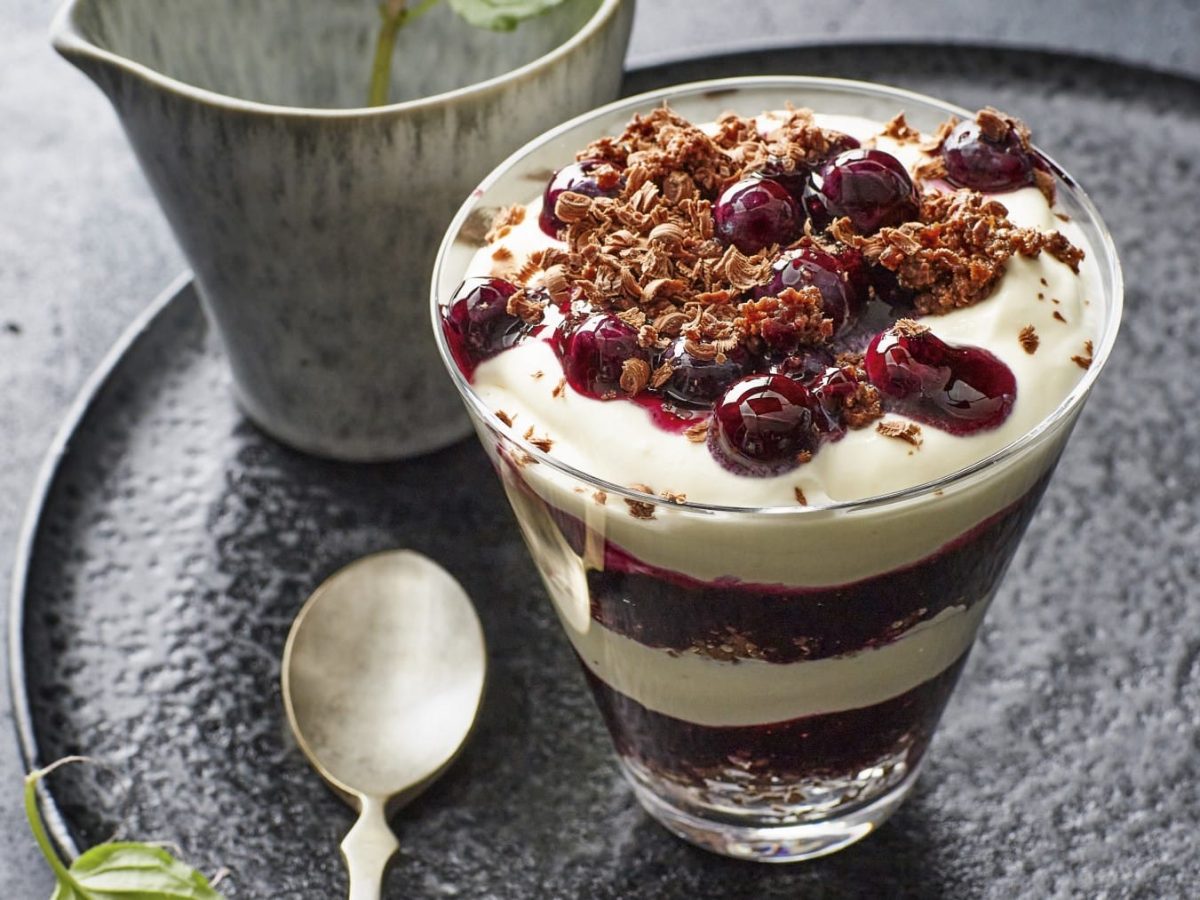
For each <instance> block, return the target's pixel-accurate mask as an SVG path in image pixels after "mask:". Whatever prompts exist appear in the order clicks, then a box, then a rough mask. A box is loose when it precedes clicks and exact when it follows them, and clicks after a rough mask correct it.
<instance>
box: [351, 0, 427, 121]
mask: <svg viewBox="0 0 1200 900" xmlns="http://www.w3.org/2000/svg"><path fill="white" fill-rule="evenodd" d="M439 2H440V0H421V2H420V3H418V4H417V5H416V6H414V7H413V8H412V9H409V8H408V4H407V0H388V2H387V3H384V4H383V5H382V6H380V7H379V17H380V19H381V21H380V24H379V36H378V37H377V38H376V41H375V58H374V60H372V62H371V90H370V93H369V95H368V98H367V105H368V106H383V105H385V104H386V103H387V102H388V91H389V89H390V88H391V83H392V57H393V56H394V55H395V50H396V34H397V33H398V32H399V31H400V29H401V28H403V27H404V26H405V25H407V24H408V23H409V22H412V21H413V20H415V19H418V18H420V17H421V16H423V15H424V14H425V13H427V12H429V10H431V9H432V8H433V7H434V6H436V5H437V4H438V3H439Z"/></svg>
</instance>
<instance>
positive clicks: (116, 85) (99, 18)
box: [50, 0, 142, 99]
mask: <svg viewBox="0 0 1200 900" xmlns="http://www.w3.org/2000/svg"><path fill="white" fill-rule="evenodd" d="M104 5H105V4H104V3H103V2H102V0H67V2H66V3H64V4H63V5H62V7H61V8H60V9H59V10H58V12H57V13H56V14H55V16H54V20H53V21H52V22H51V24H50V43H51V46H53V47H54V49H55V50H56V51H57V52H58V54H59V55H60V56H62V57H63V59H65V60H67V62H69V63H71V65H73V66H75V67H76V68H77V69H79V70H80V71H81V72H83V73H84V74H85V75H87V76H88V77H89V78H90V79H92V81H93V82H95V83H96V84H97V85H98V86H99V87H100V89H101V90H103V91H104V92H105V94H107V95H108V96H109V98H110V99H111V98H113V97H115V95H116V93H117V92H118V91H119V89H120V85H121V84H123V83H125V82H126V81H127V80H128V79H129V78H130V77H136V76H137V74H138V73H137V71H136V70H137V69H139V68H142V67H141V66H139V65H138V64H137V63H135V62H133V61H132V60H130V59H127V58H126V57H124V56H122V55H121V54H120V53H117V52H115V51H114V50H113V49H112V48H110V47H108V46H105V42H104V41H102V40H101V36H102V34H103V31H104V15H103V12H104V10H103V9H102V8H98V7H103V6H104Z"/></svg>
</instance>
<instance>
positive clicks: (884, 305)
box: [441, 107, 1102, 825]
mask: <svg viewBox="0 0 1200 900" xmlns="http://www.w3.org/2000/svg"><path fill="white" fill-rule="evenodd" d="M544 177H545V178H546V183H545V186H544V189H542V190H541V191H540V195H539V196H535V197H532V198H531V199H529V201H528V202H526V203H521V204H515V205H512V206H508V207H505V208H504V209H501V210H500V211H499V212H498V214H497V215H496V217H495V219H494V221H493V222H492V224H491V228H490V230H489V231H488V232H487V234H486V237H485V240H484V242H483V246H481V247H480V248H479V249H478V251H477V252H476V253H475V254H474V257H473V259H472V261H471V263H470V265H469V267H468V270H467V271H466V272H465V273H464V274H465V278H464V280H463V282H462V284H461V285H460V287H459V288H458V290H457V291H456V292H454V294H453V296H450V297H446V298H443V306H442V312H441V327H442V330H443V339H444V341H445V344H446V346H447V347H448V349H449V352H450V354H451V355H452V357H453V360H454V362H455V363H456V364H457V366H458V368H459V369H460V371H461V373H462V376H463V377H464V379H466V380H467V381H469V384H470V392H471V393H472V394H473V395H474V397H475V398H477V400H478V401H479V402H480V404H481V406H482V407H483V408H486V409H487V410H489V411H490V415H489V416H488V417H487V419H486V421H482V422H481V428H480V431H481V436H482V437H483V438H484V442H485V445H487V447H488V449H489V451H491V453H492V456H493V459H494V461H495V463H496V465H497V468H498V470H499V471H500V474H501V477H502V478H503V480H504V483H505V486H506V489H507V491H508V494H509V497H510V499H511V501H512V503H513V506H514V509H515V510H516V512H517V518H518V521H519V523H520V525H521V528H522V531H523V533H524V535H525V537H526V539H527V541H528V543H529V545H530V548H531V550H532V552H533V554H534V557H535V560H536V561H537V563H538V566H539V568H540V570H541V572H542V574H543V577H544V579H545V581H546V583H547V586H548V588H549V591H550V593H551V595H552V597H553V599H554V602H555V604H556V607H557V609H558V612H559V614H560V617H561V619H562V621H563V624H564V626H565V628H566V631H567V633H568V635H569V637H570V639H571V641H572V644H573V646H574V649H575V651H576V653H577V654H578V656H579V658H580V661H581V662H582V664H583V666H584V670H585V672H586V674H587V677H588V680H589V683H590V684H591V686H592V689H593V691H594V693H595V696H596V699H597V702H598V705H599V707H600V709H601V711H602V712H603V714H604V716H605V719H606V721H607V724H608V726H609V729H610V731H611V732H612V735H613V737H614V741H615V743H616V747H617V750H618V752H619V753H620V755H621V757H622V760H623V762H624V764H625V766H626V768H627V770H628V771H629V772H630V774H631V776H632V778H633V779H634V782H635V784H636V785H638V786H639V787H640V788H642V789H644V790H646V791H650V792H652V793H653V794H655V795H656V796H658V797H659V798H662V799H664V800H665V802H666V803H667V804H668V805H670V806H672V807H674V808H676V809H679V810H682V811H685V812H687V813H689V814H693V815H698V816H701V817H704V816H709V817H711V816H718V817H721V816H724V817H726V819H728V820H729V821H743V820H746V821H750V820H752V821H753V822H755V823H757V824H760V825H761V824H771V823H778V824H789V823H803V822H807V821H822V820H827V819H829V818H831V817H836V816H837V815H839V814H840V812H841V811H844V810H849V809H854V808H858V807H860V806H862V805H863V804H867V803H870V802H871V801H872V800H874V799H876V798H879V797H882V796H884V795H887V794H888V793H889V792H890V791H894V790H896V789H898V788H899V786H901V785H904V784H907V783H908V781H909V780H910V777H911V776H912V774H913V773H914V772H915V770H916V767H917V765H918V763H919V762H920V760H921V757H922V755H923V754H924V752H925V749H926V746H927V745H928V742H929V739H930V736H931V734H932V732H933V730H934V727H935V725H936V723H937V721H938V718H939V717H940V715H941V712H942V709H943V708H944V706H945V704H946V701H947V699H948V697H949V695H950V692H951V690H952V688H953V686H954V683H955V680H956V678H957V676H958V674H959V672H960V671H961V669H962V666H963V664H964V661H965V659H966V657H967V654H968V652H969V650H970V647H971V644H972V641H973V639H974V636H975V633H976V630H977V628H978V626H979V623H980V621H981V619H982V617H983V614H984V611H985V609H986V607H987V604H988V601H989V600H990V598H991V596H992V594H993V592H994V591H995V588H996V585H997V584H998V581H999V579H1000V577H1001V575H1002V574H1003V571H1004V569H1005V568H1006V566H1007V565H1008V563H1009V560H1010V559H1011V557H1012V554H1013V552H1014V551H1015V548H1016V545H1017V542H1018V540H1019V538H1020V535H1021V534H1022V532H1023V530H1024V528H1025V525H1026V523H1027V521H1028V519H1029V517H1030V515H1031V514H1032V512H1033V509H1034V506H1035V505H1036V502H1037V499H1038V497H1039V496H1040V493H1041V491H1042V489H1043V487H1044V485H1045V483H1046V479H1047V478H1048V476H1049V473H1050V471H1051V469H1052V468H1053V465H1054V462H1055V460H1056V459H1057V456H1058V453H1059V451H1060V450H1061V447H1062V444H1063V442H1064V441H1065V439H1066V436H1067V433H1068V431H1069V427H1070V421H1069V419H1070V418H1072V417H1068V420H1067V421H1065V423H1063V422H1060V423H1058V424H1057V425H1056V426H1055V428H1053V429H1050V430H1049V431H1048V432H1047V433H1046V434H1044V435H1043V438H1042V439H1040V440H1038V441H1028V440H1026V441H1025V446H1022V447H1020V448H1018V449H1017V450H1014V451H1010V452H1008V453H1007V454H1002V455H1000V456H997V454H998V453H999V451H1001V450H1003V449H1004V448H1007V447H1009V446H1010V445H1012V444H1014V442H1016V443H1019V442H1021V441H1022V440H1025V438H1026V436H1028V435H1030V433H1032V432H1037V431H1038V430H1039V429H1043V430H1045V429H1044V428H1043V423H1044V422H1046V421H1047V420H1048V418H1050V417H1051V416H1052V414H1053V413H1054V412H1055V410H1056V409H1057V408H1058V407H1059V406H1060V404H1062V403H1063V402H1064V400H1065V399H1066V398H1067V397H1068V395H1070V394H1071V392H1072V391H1073V390H1074V389H1075V387H1076V386H1077V385H1078V383H1079V382H1080V380H1081V379H1082V378H1083V376H1084V373H1085V371H1086V370H1087V368H1088V366H1089V365H1090V364H1091V359H1092V347H1093V341H1095V340H1096V339H1097V335H1098V332H1099V327H1100V326H1099V322H1100V318H1101V312H1102V310H1100V309H1098V307H1101V306H1102V291H1101V288H1100V285H1099V277H1098V274H1097V270H1096V267H1095V261H1094V259H1093V256H1094V253H1093V250H1092V248H1091V247H1090V246H1089V245H1088V241H1087V239H1086V236H1085V234H1084V233H1083V231H1082V230H1081V229H1079V228H1077V227H1076V224H1075V223H1074V222H1073V221H1071V219H1070V217H1069V216H1068V215H1066V214H1065V213H1064V212H1063V211H1062V210H1061V209H1060V208H1059V207H1058V206H1057V204H1056V197H1055V193H1056V186H1057V181H1058V177H1057V176H1056V173H1055V172H1054V171H1053V169H1052V166H1051V165H1050V164H1049V163H1048V161H1047V160H1046V159H1045V158H1044V157H1042V156H1041V155H1040V154H1039V153H1038V151H1037V150H1036V149H1035V148H1034V147H1033V145H1032V144H1031V142H1030V134H1029V131H1028V129H1027V128H1026V127H1025V125H1024V124H1023V123H1021V122H1020V121H1018V120H1017V119H1015V118H1013V117H1011V116H1008V115H1005V114H1004V113H1001V112H999V111H997V110H994V109H990V108H989V109H984V110H981V111H980V112H979V113H978V114H977V115H975V116H974V117H973V118H970V119H966V120H962V121H959V120H957V119H951V120H949V121H946V122H944V123H943V124H942V126H941V127H940V128H938V129H937V130H936V131H932V132H931V133H920V132H919V131H917V130H916V129H914V128H913V127H911V126H910V125H909V124H908V123H907V121H906V119H905V117H904V115H903V113H902V112H901V111H900V110H896V115H895V117H894V118H892V119H890V120H889V121H874V120H869V119H864V118H858V117H853V116H846V115H838V114H833V113H832V112H830V113H825V112H812V111H809V110H806V109H795V108H787V109H782V110H773V111H768V112H764V113H763V114H761V115H757V116H754V117H750V118H746V117H742V116H738V115H735V114H726V115H723V116H721V117H719V118H717V119H716V120H715V121H712V122H708V123H702V124H694V123H692V122H690V121H688V120H686V119H684V118H683V117H682V116H680V115H678V114H677V113H675V112H673V111H672V110H671V109H669V108H666V107H662V108H659V109H656V110H654V111H652V112H649V113H647V114H644V115H639V116H636V117H634V119H633V120H632V121H631V122H630V123H629V124H628V126H627V127H626V128H625V130H624V131H623V133H621V134H616V135H610V136H605V137H602V138H600V139H598V140H595V141H593V142H591V143H590V144H588V145H587V146H584V147H580V148H579V149H578V152H577V154H576V157H575V160H574V161H571V160H563V161H562V165H561V166H560V167H559V168H557V170H556V171H554V172H553V173H546V175H545V176H544ZM531 193H532V192H531ZM985 461H987V462H985ZM973 468H974V469H976V470H977V471H974V472H971V471H970V470H972V469H973ZM964 471H967V473H968V474H965V475H964V474H961V473H963V472H964ZM924 485H929V487H928V488H924V489H922V488H921V486H924Z"/></svg>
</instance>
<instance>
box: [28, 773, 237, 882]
mask: <svg viewBox="0 0 1200 900" xmlns="http://www.w3.org/2000/svg"><path fill="white" fill-rule="evenodd" d="M69 762H87V760H85V759H83V758H81V757H67V758H66V759H60V760H59V761H58V762H56V763H52V764H51V765H49V766H47V767H46V768H44V769H39V770H38V771H36V772H31V773H30V774H28V775H26V776H25V816H26V818H28V819H29V828H30V830H32V831H33V837H34V840H36V841H37V845H38V848H39V849H40V850H41V851H42V855H43V856H45V857H46V862H48V863H49V864H50V868H51V869H53V870H54V878H55V880H56V881H57V882H58V887H56V888H55V889H54V896H53V897H52V898H51V900H225V898H224V896H223V895H222V894H220V893H218V892H217V891H216V890H215V889H214V888H213V887H212V885H210V884H209V883H208V879H207V878H205V877H204V876H203V875H201V874H200V873H199V872H197V871H196V870H195V869H193V868H192V867H191V866H189V865H185V864H184V863H181V862H180V861H179V860H177V859H175V857H173V856H171V854H170V853H168V852H167V851H166V850H164V849H163V848H162V847H158V846H156V845H154V844H136V843H132V842H128V841H126V842H120V843H117V842H113V843H108V844H100V845H99V846H96V847H93V848H92V849H91V850H88V851H87V852H86V853H84V854H83V855H82V856H80V857H79V858H78V859H76V860H75V862H73V863H72V864H71V866H70V868H68V867H67V866H65V865H63V861H62V860H61V859H60V858H59V855H58V853H57V851H56V850H55V849H54V847H53V845H52V844H51V843H50V836H49V835H48V834H46V823H45V822H44V821H43V820H42V811H41V809H40V808H39V807H38V800H37V785H38V782H39V781H41V780H42V779H43V778H45V777H46V776H47V775H49V774H50V773H51V772H53V771H54V770H55V769H57V768H58V767H59V766H61V765H63V764H64V763H69Z"/></svg>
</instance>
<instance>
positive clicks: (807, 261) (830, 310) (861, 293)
mask: <svg viewBox="0 0 1200 900" xmlns="http://www.w3.org/2000/svg"><path fill="white" fill-rule="evenodd" d="M852 266H853V263H851V262H843V261H842V260H839V259H838V258H837V257H835V256H833V255H832V254H830V253H826V252H825V251H824V250H821V249H819V248H817V247H802V248H800V249H799V250H793V251H790V252H788V253H786V254H784V255H783V256H781V257H780V258H779V259H778V260H777V261H776V262H775V264H774V266H772V269H771V280H770V281H768V282H767V283H766V284H764V285H762V286H760V287H757V288H755V289H754V296H755V297H777V296H779V294H780V293H781V292H782V291H783V290H784V289H785V288H793V289H796V290H799V289H800V288H802V287H808V286H812V287H815V288H817V290H819V291H820V292H821V307H822V309H823V310H824V312H825V315H827V316H828V317H829V318H830V319H831V320H833V334H834V336H837V335H840V334H843V333H845V332H846V331H848V330H849V329H850V328H851V327H852V326H853V325H854V323H855V321H856V320H857V319H858V316H859V315H860V313H861V312H862V310H863V307H864V306H865V305H866V291H865V290H864V287H865V286H864V285H863V283H862V282H861V281H860V280H858V279H857V278H856V277H854V276H855V275H856V273H855V272H854V270H853V268H852Z"/></svg>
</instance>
